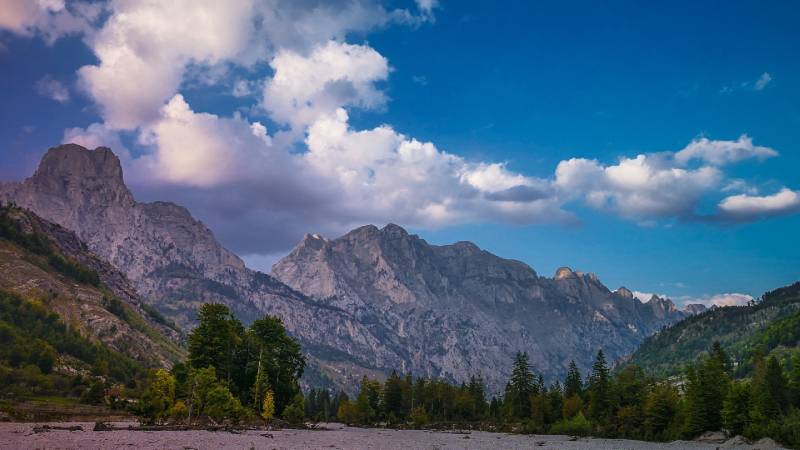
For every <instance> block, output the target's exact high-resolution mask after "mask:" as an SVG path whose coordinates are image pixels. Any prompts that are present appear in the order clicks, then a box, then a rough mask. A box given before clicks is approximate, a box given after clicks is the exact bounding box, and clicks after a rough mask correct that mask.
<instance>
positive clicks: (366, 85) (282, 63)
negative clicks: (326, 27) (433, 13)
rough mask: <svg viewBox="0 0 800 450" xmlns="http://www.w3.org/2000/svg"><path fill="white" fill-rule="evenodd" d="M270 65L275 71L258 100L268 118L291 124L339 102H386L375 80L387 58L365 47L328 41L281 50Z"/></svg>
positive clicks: (298, 125)
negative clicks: (308, 48) (306, 49)
mask: <svg viewBox="0 0 800 450" xmlns="http://www.w3.org/2000/svg"><path fill="white" fill-rule="evenodd" d="M270 65H271V66H272V68H273V69H274V70H275V75H274V76H273V77H272V79H271V80H269V82H267V84H266V85H265V87H264V99H263V106H264V108H265V109H266V110H267V111H269V113H270V116H271V117H272V118H273V119H274V120H276V121H277V122H280V123H285V124H290V125H291V126H292V127H293V128H295V129H302V128H303V127H305V126H308V125H310V124H311V123H313V122H314V121H315V120H316V119H317V118H318V117H320V116H322V115H323V114H332V113H333V112H334V111H336V109H337V108H340V107H345V106H354V107H359V108H364V109H374V108H379V107H382V106H384V105H385V104H386V95H385V94H384V93H383V92H382V91H381V90H379V89H377V88H376V86H375V82H377V81H382V80H386V78H387V77H388V76H389V62H388V61H387V60H386V58H384V57H383V56H382V55H381V54H380V53H378V52H376V51H375V50H374V49H372V48H371V47H368V46H365V45H350V44H345V43H341V42H336V41H328V42H326V43H325V44H321V45H319V46H317V47H315V48H314V49H313V51H312V52H311V54H310V55H308V56H303V55H301V54H298V53H296V52H294V51H289V50H285V51H281V52H279V53H278V54H277V56H275V58H273V59H272V61H271V62H270Z"/></svg>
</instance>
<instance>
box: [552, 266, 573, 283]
mask: <svg viewBox="0 0 800 450" xmlns="http://www.w3.org/2000/svg"><path fill="white" fill-rule="evenodd" d="M577 276H578V274H576V273H575V272H573V271H572V269H570V268H569V267H559V268H558V269H557V270H556V274H555V277H554V278H555V279H556V280H566V279H567V278H575V277H577Z"/></svg>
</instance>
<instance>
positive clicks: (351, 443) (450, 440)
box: [0, 422, 780, 450]
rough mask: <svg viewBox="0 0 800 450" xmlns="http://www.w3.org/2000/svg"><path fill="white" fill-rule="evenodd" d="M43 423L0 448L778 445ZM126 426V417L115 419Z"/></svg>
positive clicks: (17, 429)
mask: <svg viewBox="0 0 800 450" xmlns="http://www.w3.org/2000/svg"><path fill="white" fill-rule="evenodd" d="M42 425H44V424H42V423H0V449H20V450H22V449H124V448H128V449H136V450H149V449H180V450H186V449H197V450H205V449H245V450H247V449H278V450H284V449H355V450H362V449H378V450H401V449H402V450H406V449H409V450H411V449H414V450H416V449H419V450H444V449H476V450H477V449H481V450H483V449H487V450H499V449H531V448H536V449H546V450H550V449H559V450H562V449H563V450H589V449H598V450H616V449H620V450H622V449H625V450H640V449H664V450H667V449H668V450H684V449H686V450H690V449H691V450H695V449H696V450H706V449H707V450H714V449H720V450H722V449H741V450H745V449H760V450H772V449H776V448H780V447H778V446H776V445H775V444H774V443H772V442H757V443H755V444H752V445H751V444H746V443H744V442H735V441H733V440H732V441H728V442H726V443H703V442H689V441H676V442H670V443H654V442H642V441H630V440H621V439H592V438H579V439H577V440H572V439H574V438H570V437H569V436H553V435H517V434H507V433H489V432H443V431H419V430H392V429H374V428H372V429H367V428H352V427H345V426H342V425H339V424H326V426H325V428H326V429H324V430H280V431H269V432H267V431H263V430H250V431H243V432H241V433H229V432H210V431H196V430H193V431H132V430H117V431H92V428H93V426H94V424H93V423H86V422H71V423H63V422H62V423H51V424H49V425H51V426H58V427H69V426H80V427H81V428H82V429H83V431H67V430H49V431H43V432H42V431H40V432H34V427H36V426H39V427H41V426H42ZM114 425H116V426H118V427H125V426H128V425H130V424H129V423H115V424H114Z"/></svg>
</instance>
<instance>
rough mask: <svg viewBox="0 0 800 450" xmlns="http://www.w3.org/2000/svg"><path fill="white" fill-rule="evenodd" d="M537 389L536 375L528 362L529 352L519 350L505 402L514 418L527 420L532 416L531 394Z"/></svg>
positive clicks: (507, 386) (507, 387)
mask: <svg viewBox="0 0 800 450" xmlns="http://www.w3.org/2000/svg"><path fill="white" fill-rule="evenodd" d="M535 390H536V377H535V376H534V374H533V372H532V371H531V368H530V364H529V363H528V354H527V353H524V352H517V355H516V357H515V358H514V367H513V369H512V371H511V379H510V380H509V382H508V384H507V385H506V392H505V402H506V404H507V408H508V411H509V413H510V414H511V418H512V419H517V420H525V419H528V418H529V417H530V415H531V396H532V395H533V394H534V393H535Z"/></svg>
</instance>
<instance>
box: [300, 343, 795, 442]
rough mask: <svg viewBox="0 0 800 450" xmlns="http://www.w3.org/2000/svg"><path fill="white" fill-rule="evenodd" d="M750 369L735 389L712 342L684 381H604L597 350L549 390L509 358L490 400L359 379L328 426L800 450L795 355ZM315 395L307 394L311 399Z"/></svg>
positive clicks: (476, 382)
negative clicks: (703, 438) (584, 367)
mask: <svg viewBox="0 0 800 450" xmlns="http://www.w3.org/2000/svg"><path fill="white" fill-rule="evenodd" d="M752 364H753V367H754V371H753V374H752V377H751V378H750V379H740V380H735V379H734V378H733V375H732V374H733V370H734V367H732V364H731V362H730V358H729V357H728V355H727V354H726V353H725V351H724V350H723V349H722V347H721V346H720V345H719V344H717V343H715V344H714V345H713V347H712V348H711V349H710V351H709V352H708V354H707V355H706V356H703V357H701V358H700V359H699V360H698V361H696V362H695V363H694V364H691V365H689V366H688V367H686V369H685V371H684V376H683V377H681V378H675V379H667V380H659V379H656V378H654V377H652V376H649V375H648V374H646V373H645V371H644V370H643V369H642V368H641V367H638V366H635V365H629V366H626V367H624V368H622V369H620V370H618V371H616V372H615V373H612V372H611V370H610V369H609V366H608V363H607V361H606V360H605V356H604V354H603V352H602V350H601V351H599V352H598V353H597V357H596V360H595V362H594V364H593V366H592V368H591V371H590V372H589V373H588V375H587V376H586V377H585V379H584V377H583V376H582V375H581V373H580V371H579V369H578V367H577V365H576V364H575V363H574V362H572V363H570V366H569V370H568V372H567V375H566V377H565V379H564V380H563V382H561V381H556V382H554V383H552V384H550V385H549V386H547V385H546V384H545V382H544V379H543V377H542V376H541V375H540V374H537V373H536V372H535V371H534V370H533V369H532V368H531V365H530V363H529V360H528V356H527V354H526V353H517V355H516V357H515V358H514V364H513V369H512V373H511V376H510V378H509V380H508V383H507V384H506V386H505V390H504V392H503V395H502V396H496V397H492V398H488V397H487V395H486V392H485V388H484V384H483V382H482V380H481V378H480V377H477V376H475V377H472V378H471V379H470V381H469V382H468V383H463V384H460V385H454V384H450V383H447V382H445V381H442V380H435V379H425V378H417V379H413V378H412V377H411V376H405V377H401V376H399V375H398V374H397V373H392V374H391V376H389V377H388V378H387V379H386V381H385V382H383V383H381V382H379V381H376V380H370V379H367V378H364V379H362V381H361V386H360V390H359V393H358V395H357V396H356V397H355V398H354V399H352V400H351V399H349V398H347V397H346V396H344V395H343V394H339V395H337V396H335V399H336V405H337V406H336V408H337V409H336V417H337V418H338V420H340V421H341V422H343V423H347V424H350V425H360V426H371V425H375V424H378V423H388V424H392V425H399V426H409V427H416V428H422V427H425V426H426V425H429V426H431V425H433V424H439V425H445V424H448V423H449V424H452V423H459V424H461V425H469V426H476V427H482V428H484V429H489V430H503V431H514V432H523V433H550V434H570V435H592V436H603V437H609V438H626V439H639V440H651V441H671V440H675V439H691V438H694V437H697V436H698V435H700V434H702V433H704V432H706V431H726V432H727V433H728V434H729V435H744V436H745V437H747V438H750V439H760V438H762V437H771V438H773V439H775V440H778V441H779V442H782V443H784V444H786V445H791V446H800V356H797V355H796V356H795V357H794V358H793V359H792V360H791V361H789V362H788V363H787V364H783V365H782V364H781V362H780V361H779V360H778V359H777V358H775V357H774V356H773V357H769V358H767V357H765V356H764V355H763V354H760V353H759V354H757V355H756V356H755V357H754V361H753V362H752ZM320 395H322V394H320V391H314V398H320ZM326 398H331V397H330V396H329V395H328V396H326ZM323 403H324V402H323ZM328 405H333V402H329V403H328ZM328 408H329V409H328V411H329V410H330V406H328ZM309 412H310V414H309ZM315 414H316V415H315ZM319 414H320V410H314V408H312V407H310V408H308V410H307V416H308V417H309V418H310V419H318V418H320V417H321V416H320V415H319ZM325 414H327V413H325ZM323 415H324V414H323Z"/></svg>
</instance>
